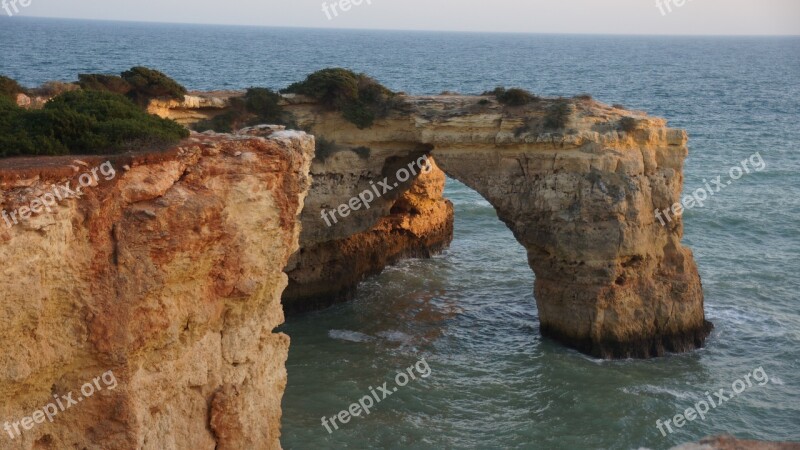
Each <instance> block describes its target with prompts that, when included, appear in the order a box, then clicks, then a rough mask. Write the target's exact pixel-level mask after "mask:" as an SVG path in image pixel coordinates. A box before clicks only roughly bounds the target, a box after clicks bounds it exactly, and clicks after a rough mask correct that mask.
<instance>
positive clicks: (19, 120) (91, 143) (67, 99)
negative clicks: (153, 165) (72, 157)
mask: <svg viewBox="0 0 800 450" xmlns="http://www.w3.org/2000/svg"><path fill="white" fill-rule="evenodd" d="M188 135H189V132H188V130H186V129H185V128H183V127H182V126H180V125H178V124H177V123H175V122H173V121H171V120H167V119H161V118H159V117H156V116H152V115H150V114H147V113H146V112H144V111H142V109H141V108H139V107H137V106H136V105H135V104H134V103H133V102H131V100H129V99H127V98H125V97H123V96H121V95H119V94H115V93H112V92H102V91H85V90H77V91H72V92H65V93H63V94H61V95H59V96H57V97H55V98H53V99H51V100H50V101H49V102H47V103H46V104H45V106H44V108H43V109H39V110H28V109H23V108H20V107H18V106H17V105H16V103H15V102H14V101H13V100H11V99H10V98H8V97H6V96H0V157H8V156H16V155H64V154H87V153H89V154H90V153H115V152H121V151H125V150H134V149H142V148H155V147H161V146H166V145H171V144H174V143H177V142H178V141H179V140H180V139H182V138H185V137H187V136H188Z"/></svg>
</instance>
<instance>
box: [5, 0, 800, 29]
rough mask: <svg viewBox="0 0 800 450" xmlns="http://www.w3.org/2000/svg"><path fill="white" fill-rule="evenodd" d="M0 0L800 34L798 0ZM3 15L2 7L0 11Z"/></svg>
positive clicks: (368, 20)
mask: <svg viewBox="0 0 800 450" xmlns="http://www.w3.org/2000/svg"><path fill="white" fill-rule="evenodd" d="M0 1H5V2H10V1H16V2H19V1H24V2H30V4H29V6H25V7H23V6H18V9H19V12H16V13H15V15H19V16H38V17H63V18H82V19H110V20H129V21H145V22H176V23H208V24H226V25H257V26H286V27H313V28H361V29H392V30H438V31H488V32H522V33H570V34H572V33H579V34H681V35H686V34H689V35H698V34H700V35H703V34H712V35H774V34H778V35H800V0H755V1H754V0H480V1H479V0H281V1H277V0H224V1H220V0H135V1H120V0H68V1H64V0H0ZM353 2H355V3H360V5H355V4H354V3H353ZM323 4H324V5H325V6H326V7H327V12H326V11H324V10H323ZM659 4H660V5H661V6H658V5H659ZM12 11H13V9H12ZM5 14H6V11H4V10H2V9H0V15H5Z"/></svg>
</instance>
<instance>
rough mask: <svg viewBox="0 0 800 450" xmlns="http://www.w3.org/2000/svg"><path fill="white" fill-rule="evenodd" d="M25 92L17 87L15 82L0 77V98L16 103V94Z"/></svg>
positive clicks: (17, 84) (20, 87)
mask: <svg viewBox="0 0 800 450" xmlns="http://www.w3.org/2000/svg"><path fill="white" fill-rule="evenodd" d="M24 92H25V88H23V87H22V86H20V85H19V83H17V82H16V80H12V79H11V78H8V77H5V76H3V75H0V97H6V98H10V99H12V100H14V101H15V102H16V97H17V94H22V93H24Z"/></svg>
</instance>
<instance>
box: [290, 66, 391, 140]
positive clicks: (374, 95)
mask: <svg viewBox="0 0 800 450" xmlns="http://www.w3.org/2000/svg"><path fill="white" fill-rule="evenodd" d="M283 92H285V93H291V94H301V95H306V96H308V97H311V98H313V99H315V100H317V101H318V102H319V103H320V104H321V105H322V106H323V107H325V108H327V109H329V110H332V111H340V112H342V116H343V117H344V118H345V119H346V120H348V121H350V122H352V123H353V124H355V125H356V126H357V127H358V128H359V129H364V128H369V127H371V126H372V125H373V124H374V123H375V120H376V119H378V118H382V117H386V116H387V115H388V114H389V111H391V110H392V109H399V108H401V107H402V102H400V101H399V99H398V98H397V94H395V93H394V92H392V91H390V90H389V89H387V88H386V87H384V86H383V85H381V84H380V83H378V82H377V81H375V80H374V79H372V78H370V77H368V76H366V75H364V74H356V73H354V72H352V71H350V70H347V69H339V68H333V69H323V70H320V71H318V72H314V73H312V74H311V75H309V76H308V77H306V79H305V80H304V81H300V82H297V83H294V84H292V85H290V86H289V87H288V88H286V89H284V90H283Z"/></svg>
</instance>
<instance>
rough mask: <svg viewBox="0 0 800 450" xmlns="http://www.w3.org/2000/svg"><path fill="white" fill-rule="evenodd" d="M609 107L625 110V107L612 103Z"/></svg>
mask: <svg viewBox="0 0 800 450" xmlns="http://www.w3.org/2000/svg"><path fill="white" fill-rule="evenodd" d="M611 107H612V108H617V109H627V108H625V105H620V104H619V103H614V104H613V105H611Z"/></svg>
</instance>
